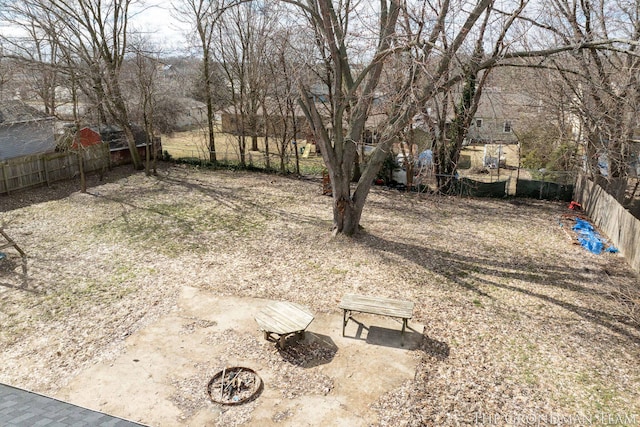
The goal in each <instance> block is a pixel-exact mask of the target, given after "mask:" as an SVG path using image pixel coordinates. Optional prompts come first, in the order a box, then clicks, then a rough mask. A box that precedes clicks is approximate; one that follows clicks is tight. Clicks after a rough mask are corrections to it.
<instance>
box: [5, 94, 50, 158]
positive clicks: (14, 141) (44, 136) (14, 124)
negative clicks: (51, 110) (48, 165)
mask: <svg viewBox="0 0 640 427" xmlns="http://www.w3.org/2000/svg"><path fill="white" fill-rule="evenodd" d="M54 125H55V118H53V117H49V116H47V115H46V114H44V113H41V112H40V111H38V110H36V109H35V108H33V107H30V106H28V105H26V104H25V103H23V102H22V101H17V100H11V101H0V160H6V159H11V158H14V157H22V156H29V155H33V154H40V153H48V152H52V151H54V150H55V148H56V141H55V130H54Z"/></svg>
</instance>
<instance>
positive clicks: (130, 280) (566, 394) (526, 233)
mask: <svg viewBox="0 0 640 427" xmlns="http://www.w3.org/2000/svg"><path fill="white" fill-rule="evenodd" d="M127 172H128V171H127ZM75 185H76V184H75V183H67V184H58V185H57V187H56V188H55V189H53V190H48V189H38V190H34V191H31V192H29V193H21V194H16V195H12V196H2V197H1V198H0V204H1V205H0V215H1V217H0V219H1V221H2V224H4V228H5V230H6V231H7V232H8V233H10V235H11V236H13V237H14V239H15V240H16V241H17V242H18V243H19V244H20V245H21V247H22V248H23V249H24V250H25V251H26V252H27V254H28V256H29V260H28V277H27V279H26V283H25V279H24V278H23V277H22V276H21V275H20V274H19V273H20V272H21V269H20V266H19V258H17V259H16V258H15V257H14V256H13V255H12V254H10V255H11V256H12V257H11V259H9V260H8V261H5V264H4V265H3V269H2V270H0V308H1V312H0V360H2V364H1V365H0V381H2V382H6V383H10V384H13V385H17V386H21V387H25V388H28V389H33V390H36V391H40V392H45V393H52V392H54V391H55V390H56V389H58V388H59V387H61V386H62V385H64V384H65V383H66V382H67V381H68V380H69V378H70V377H71V376H73V375H74V374H75V373H77V372H79V371H80V370H82V369H83V368H85V367H86V366H89V365H91V364H94V363H97V362H98V361H100V360H104V359H108V358H110V357H113V356H114V355H116V354H117V353H118V352H119V351H120V350H121V345H122V341H123V339H124V338H126V337H127V336H128V335H129V334H132V333H134V332H135V331H136V330H138V329H140V328H141V327H142V326H144V325H146V324H148V323H149V322H151V321H153V320H154V319H157V318H158V317H159V316H161V315H162V314H163V313H166V312H168V311H169V310H170V309H171V308H172V307H173V306H174V305H175V301H176V296H177V294H178V290H179V289H180V287H181V286H182V285H188V286H194V287H199V288H202V289H207V290H212V291H215V292H217V293H219V294H220V295H233V296H252V297H260V298H269V299H286V300H292V301H295V302H298V303H301V304H305V305H308V306H310V307H311V308H312V309H313V310H314V311H317V312H336V313H337V311H338V309H337V302H338V301H339V300H340V298H341V296H342V295H343V294H344V293H347V292H357V293H362V294H371V295H378V296H385V297H392V298H402V299H410V300H413V301H415V302H416V309H415V311H414V316H415V320H416V322H418V323H420V324H424V325H426V329H425V338H424V344H423V347H422V349H420V351H419V352H418V354H419V355H420V357H421V362H420V364H419V368H418V370H417V371H416V375H415V380H414V381H411V382H408V383H406V384H404V385H403V386H402V387H400V388H399V389H397V390H391V391H389V393H388V394H386V395H385V396H384V397H383V398H382V399H380V400H379V401H378V402H376V403H375V404H374V405H372V409H373V410H374V411H376V413H377V414H378V420H379V424H380V425H390V426H391V425H394V426H395V425H411V426H413V425H415V426H418V425H465V424H466V425H470V424H474V423H477V422H478V421H479V420H480V421H481V422H480V423H482V420H483V418H482V417H483V416H485V417H486V416H494V417H495V416H502V417H505V418H504V419H507V418H506V417H509V416H516V415H518V414H519V415H520V416H523V415H531V416H535V417H538V419H544V418H543V417H545V416H551V415H552V414H556V415H558V416H573V415H576V416H587V417H589V416H591V417H594V416H597V414H626V415H627V416H628V417H627V421H629V420H631V421H633V420H635V422H637V421H639V420H640V369H639V362H638V361H639V360H640V330H639V329H638V326H637V325H634V324H632V323H631V322H629V321H627V319H626V318H625V317H624V316H623V315H622V313H623V311H622V310H621V307H620V306H619V301H618V300H617V299H616V298H613V297H612V292H613V290H614V288H615V286H617V285H619V284H620V283H624V284H625V285H627V286H635V287H637V286H640V284H639V283H638V279H637V277H636V276H634V274H633V273H632V272H631V271H630V270H629V268H628V267H627V266H626V264H625V263H624V261H623V259H622V258H621V257H619V256H617V255H611V254H607V255H600V256H596V255H592V254H590V253H589V252H587V251H585V250H584V249H582V248H581V247H579V246H576V245H573V244H571V242H570V241H569V240H568V239H567V235H566V234H565V232H564V231H563V230H562V229H561V227H560V226H559V222H558V218H559V217H560V216H561V215H562V214H563V213H566V206H565V205H564V204H559V203H551V202H544V201H533V200H526V201H521V202H520V203H517V204H516V203H509V202H508V201H504V200H489V199H461V198H451V197H436V196H416V195H405V194H401V193H398V192H395V191H389V190H384V189H379V188H376V189H374V190H373V191H372V193H371V195H370V196H369V199H368V202H367V205H366V207H365V212H364V214H363V219H362V225H363V226H364V227H365V232H364V233H362V234H361V235H360V236H358V237H356V238H353V239H351V238H345V237H338V238H334V239H332V238H330V228H331V221H330V218H331V199H330V198H328V197H324V196H321V195H320V185H319V182H318V181H315V180H295V179H288V178H283V177H279V176H275V175H263V174H256V173H245V172H229V171H215V172H212V171H199V170H196V169H191V168H187V167H182V166H162V167H161V170H160V172H159V175H158V177H146V176H145V175H144V174H142V173H136V174H134V175H131V176H127V174H126V173H124V172H123V170H122V169H117V170H114V171H112V172H111V173H110V178H109V181H108V182H104V183H97V182H93V186H92V187H90V189H89V192H88V193H87V194H81V193H77V192H72V190H71V189H72V188H74V186H75ZM43 200H45V201H43ZM46 200H48V201H46ZM7 252H10V251H9V250H7ZM196 326H198V327H200V326H201V325H195V324H194V327H196ZM188 332H189V331H188V330H186V331H185V333H188ZM240 338H245V340H244V344H243V345H237V344H238V343H234V342H233V340H238V339H240ZM246 338H247V337H239V336H237V335H235V336H234V335H233V334H228V335H225V334H223V335H216V336H213V335H212V336H211V341H212V343H215V342H224V343H225V345H227V346H229V348H231V349H233V350H234V351H238V352H245V353H246V354H245V355H244V356H245V357H249V358H251V357H254V358H262V360H266V361H268V362H269V363H274V364H286V366H287V368H286V369H285V370H284V371H283V372H284V373H285V374H286V375H283V377H282V381H285V382H286V381H289V384H283V385H282V387H281V389H282V390H287V391H288V392H289V393H292V395H291V396H288V395H286V394H284V395H283V398H287V397H295V395H296V394H297V393H321V394H323V393H330V392H331V389H332V387H333V382H332V381H333V379H332V378H328V377H327V378H320V377H318V378H316V379H315V380H316V382H315V383H314V388H313V389H310V390H303V389H298V388H296V387H291V384H298V383H299V381H298V382H296V381H297V375H300V373H299V371H298V370H297V368H298V367H297V366H296V364H295V363H291V362H292V361H291V360H286V357H285V358H283V356H282V355H279V354H277V353H275V354H269V353H265V348H266V347H265V346H264V345H261V344H259V343H257V342H256V343H253V344H252V345H246ZM230 340H231V341H230ZM309 351H314V350H313V349H310V350H309ZM303 356H304V355H303ZM328 357H330V355H329V356H328ZM294 359H295V357H294ZM212 364H215V361H212ZM212 366H213V365H212ZM210 368H211V367H210V366H203V367H202V369H201V371H202V376H203V378H205V377H206V374H207V373H210ZM280 369H281V368H280ZM193 384H201V381H200V378H194V379H191V380H189V379H187V380H185V379H176V382H175V384H174V385H175V386H176V396H174V402H175V403H176V404H177V405H179V406H180V407H182V408H183V410H184V414H185V416H188V415H189V413H190V411H191V409H192V407H193V406H194V405H195V407H197V406H198V405H201V404H202V402H194V401H191V400H189V399H190V398H189V397H188V396H193V390H191V389H192V388H193V387H194V385H193ZM283 393H285V392H284V391H283ZM243 410H244V411H245V412H246V414H244V418H242V419H246V420H248V419H250V411H251V410H252V406H246V407H245V408H244V409H243ZM286 416H287V414H276V415H274V420H275V419H276V418H278V417H280V418H283V419H284V418H286ZM631 416H634V417H635V418H629V417H631ZM237 419H238V418H236V421H237ZM489 421H491V420H489ZM484 422H485V424H487V418H484ZM498 424H501V425H504V424H506V423H502V422H499V423H498Z"/></svg>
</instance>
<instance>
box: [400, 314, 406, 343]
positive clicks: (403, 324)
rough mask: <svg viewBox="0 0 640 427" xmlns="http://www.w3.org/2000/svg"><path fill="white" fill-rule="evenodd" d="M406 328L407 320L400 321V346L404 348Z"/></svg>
mask: <svg viewBox="0 0 640 427" xmlns="http://www.w3.org/2000/svg"><path fill="white" fill-rule="evenodd" d="M406 327H407V319H402V336H401V337H400V346H401V347H404V330H405V328H406Z"/></svg>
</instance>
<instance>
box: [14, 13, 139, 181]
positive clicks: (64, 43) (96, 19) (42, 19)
mask: <svg viewBox="0 0 640 427" xmlns="http://www.w3.org/2000/svg"><path fill="white" fill-rule="evenodd" d="M6 3H7V4H5V5H3V7H4V8H5V9H4V10H5V11H7V13H9V14H10V15H11V17H12V18H13V19H14V20H15V21H23V22H27V23H28V25H29V26H30V27H32V28H34V32H35V33H37V34H42V35H44V36H45V40H47V41H48V42H50V43H51V46H52V48H53V47H55V49H56V50H55V52H56V55H55V56H54V55H53V53H54V50H52V51H51V52H50V54H51V56H52V57H58V55H59V56H60V57H61V58H64V63H65V65H66V67H67V72H68V73H69V74H73V76H74V82H75V83H77V84H78V85H79V86H80V88H81V89H82V90H83V91H84V93H85V94H87V95H88V96H90V97H91V98H93V99H94V101H95V103H96V107H97V109H98V111H99V115H100V117H101V119H102V120H104V121H109V120H113V121H114V122H115V123H116V124H117V125H118V126H120V127H121V128H122V130H123V132H124V135H125V138H126V141H127V143H128V146H129V151H130V152H131V158H132V161H133V166H134V167H135V168H136V169H141V168H142V162H141V160H140V155H139V153H138V151H137V148H136V144H135V139H134V136H133V131H132V129H131V123H130V120H129V111H128V108H127V104H126V102H125V97H124V94H123V92H122V88H121V84H120V71H121V68H122V65H123V62H124V59H125V56H126V54H127V47H128V43H127V42H128V37H129V27H128V25H129V8H130V6H131V4H132V3H134V0H114V1H111V2H102V1H101V0H76V1H73V2H68V1H66V0H51V1H43V0H25V1H22V2H6ZM70 70H73V71H70Z"/></svg>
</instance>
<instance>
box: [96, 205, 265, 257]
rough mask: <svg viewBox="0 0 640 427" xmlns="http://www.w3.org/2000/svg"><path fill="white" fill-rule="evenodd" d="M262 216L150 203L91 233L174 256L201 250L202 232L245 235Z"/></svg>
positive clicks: (259, 223) (261, 221)
mask: <svg viewBox="0 0 640 427" xmlns="http://www.w3.org/2000/svg"><path fill="white" fill-rule="evenodd" d="M263 227H264V219H261V218H260V217H250V218H249V217H246V216H242V215H240V214H239V213H235V212H230V211H223V210H220V209H216V207H215V206H207V205H204V204H203V205H192V204H188V203H173V204H167V203H163V204H154V205H150V206H147V207H146V208H141V209H136V210H134V211H130V212H128V213H126V214H123V215H121V216H119V217H117V218H116V219H114V220H112V221H110V222H106V223H103V224H99V225H97V226H95V227H94V235H96V236H99V237H101V238H103V239H106V240H109V241H117V242H126V243H128V244H131V245H141V246H144V247H153V248H154V249H155V250H156V251H158V252H160V253H163V254H165V255H169V256H175V255H177V254H180V253H182V252H185V251H195V252H204V251H207V250H209V249H210V248H209V247H208V246H206V245H202V239H201V236H202V234H204V233H219V234H220V235H225V236H248V235H250V234H251V233H252V232H255V231H259V230H262V229H263Z"/></svg>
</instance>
